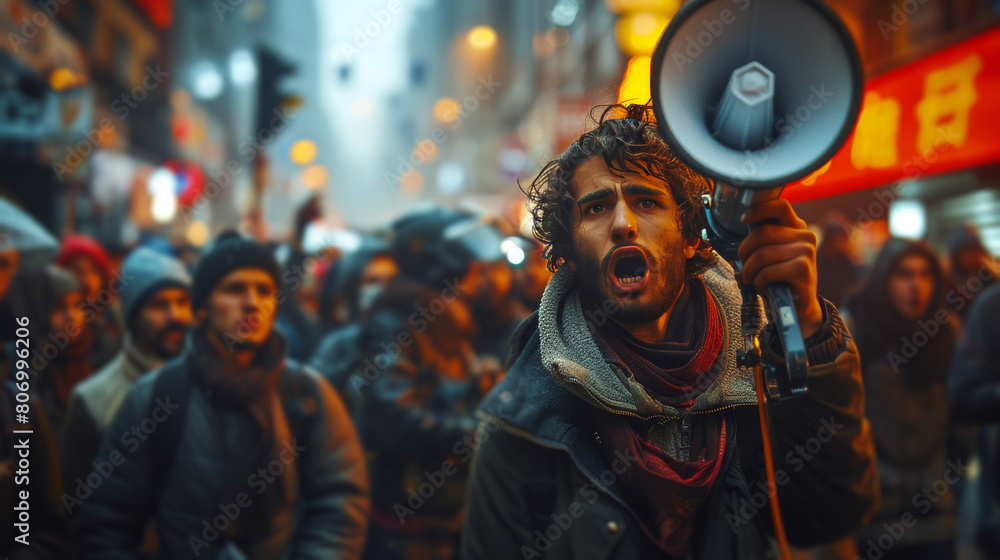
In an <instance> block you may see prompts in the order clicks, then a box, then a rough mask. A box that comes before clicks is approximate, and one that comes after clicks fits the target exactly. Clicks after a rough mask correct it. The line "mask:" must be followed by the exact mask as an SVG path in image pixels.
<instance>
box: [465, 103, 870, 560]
mask: <svg viewBox="0 0 1000 560" xmlns="http://www.w3.org/2000/svg"><path fill="white" fill-rule="evenodd" d="M622 110H624V111H625V112H626V113H627V114H626V117H627V118H612V116H613V111H622ZM709 187H710V185H709V183H708V181H707V180H706V179H704V178H702V177H700V176H698V175H697V174H695V173H694V172H693V171H691V170H690V169H689V168H687V167H686V166H685V165H684V164H683V163H681V162H680V161H679V160H678V159H677V158H676V157H674V155H673V154H672V153H671V151H670V148H669V147H668V146H667V145H666V144H665V143H664V142H663V141H662V139H660V138H659V136H658V135H657V132H656V126H655V123H653V122H652V121H651V119H650V117H649V116H648V113H647V110H646V108H644V107H639V106H630V107H628V108H625V107H614V108H610V109H609V110H608V111H606V112H605V113H604V116H602V118H601V120H600V122H599V123H598V126H597V128H596V129H595V130H592V131H590V132H588V133H586V134H584V135H583V136H582V137H581V138H580V139H579V140H578V141H577V142H576V143H574V144H573V145H572V146H571V147H570V148H569V149H568V150H567V151H566V152H565V153H563V154H562V156H560V158H559V159H558V160H555V161H553V162H551V163H550V164H549V165H548V166H547V167H546V168H545V169H544V170H543V171H542V173H541V174H540V175H539V177H538V178H537V179H536V180H535V182H534V183H533V184H532V185H531V187H530V188H529V189H528V191H527V194H528V198H529V200H530V201H531V203H532V204H533V214H534V218H535V232H536V236H537V237H538V238H539V239H540V240H541V241H542V242H544V243H545V244H546V256H547V258H548V260H549V266H550V268H552V269H555V270H556V274H555V276H554V277H553V278H552V280H551V281H550V282H549V285H548V287H547V288H546V290H545V293H544V295H543V297H542V303H541V306H540V309H539V311H538V313H537V314H536V315H535V316H534V317H532V318H530V319H528V320H527V321H525V323H524V324H522V326H521V327H520V329H519V331H518V332H517V333H516V334H515V335H514V338H513V343H514V344H517V345H519V346H520V355H519V358H518V359H517V361H516V362H515V363H514V364H513V366H512V367H511V369H510V370H509V371H508V374H507V377H506V378H505V380H504V381H503V382H502V383H501V384H500V385H499V386H497V387H496V388H495V389H494V391H493V392H492V393H491V394H490V396H489V397H488V398H487V400H486V401H485V402H484V403H483V405H482V406H481V408H480V414H481V416H483V417H484V418H483V419H484V422H483V423H482V424H481V426H480V430H479V431H478V442H477V444H478V451H477V455H476V457H475V459H474V461H473V467H472V475H471V476H472V481H471V484H470V489H469V502H468V516H467V522H466V527H465V534H464V538H463V545H462V548H463V558H467V559H469V560H478V559H488V558H540V557H544V558H546V559H549V560H551V559H561V558H565V559H570V558H582V557H584V556H586V557H587V558H621V559H625V558H671V559H673V558H690V557H693V558H698V559H704V558H725V559H732V558H764V557H765V556H766V555H767V554H768V553H769V552H770V551H771V550H773V549H774V548H775V539H774V537H773V534H774V531H773V527H772V521H771V516H770V513H769V511H768V502H769V494H770V489H772V488H774V487H775V486H776V487H777V494H778V497H779V502H780V504H781V506H782V513H783V520H784V525H785V527H786V529H787V534H788V538H789V540H790V541H791V543H792V544H793V545H797V546H809V545H814V544H820V543H824V542H828V541H831V540H834V539H836V538H838V537H841V536H844V535H847V534H850V533H851V531H853V530H854V529H856V528H857V527H859V526H860V525H861V524H862V523H863V522H864V521H865V520H866V519H867V518H868V517H869V516H870V515H871V512H872V510H873V508H874V506H875V502H876V496H877V477H876V472H875V457H874V452H873V444H872V438H871V433H870V428H869V426H868V422H867V421H866V420H865V418H864V415H863V393H862V385H861V376H860V369H859V365H858V356H857V351H856V349H855V346H854V343H853V342H852V340H851V337H850V334H849V333H848V331H847V329H845V328H844V325H843V323H842V321H841V320H840V317H839V316H838V315H837V311H836V309H835V308H834V307H833V306H832V305H830V304H829V303H828V302H826V301H824V300H822V299H820V298H819V297H818V296H817V294H816V237H815V236H814V235H813V234H812V233H810V232H809V231H808V230H807V229H806V227H805V223H804V222H803V221H802V220H800V219H799V218H798V217H797V216H796V215H795V213H794V211H793V210H792V207H791V205H789V204H788V203H787V202H786V201H784V200H775V201H771V202H767V203H763V204H760V205H758V206H756V207H754V208H753V209H751V210H750V211H748V212H747V214H746V216H745V217H744V222H745V223H748V224H755V223H759V222H763V221H765V220H766V221H767V222H768V225H760V226H759V227H756V228H755V229H753V231H752V232H751V233H750V235H749V236H748V237H747V238H746V239H745V241H744V242H743V244H742V246H741V247H740V257H741V259H742V261H743V262H744V263H745V267H744V273H743V278H744V280H745V281H746V282H750V283H752V284H753V285H755V286H756V287H758V288H763V287H764V286H765V285H766V284H769V283H772V282H787V283H788V284H790V285H791V287H792V291H793V294H794V296H795V300H796V311H797V313H798V316H799V319H800V320H801V323H802V330H803V336H804V337H806V346H807V349H808V359H809V382H808V395H807V396H805V397H800V398H798V399H796V400H789V401H785V402H781V403H780V404H771V403H769V405H768V409H769V416H770V425H771V426H772V434H771V441H772V445H773V450H772V452H773V456H774V457H775V467H776V472H775V483H774V485H769V483H768V480H767V476H766V474H765V467H764V456H763V453H764V452H765V450H764V447H763V445H762V439H763V438H762V434H761V428H760V424H759V420H758V413H757V409H756V407H757V396H756V393H755V389H754V379H753V374H752V371H751V370H750V369H748V368H743V367H740V366H738V365H737V360H736V357H737V351H738V350H739V349H740V348H742V346H743V338H742V333H741V324H740V304H741V296H740V291H739V288H738V286H737V283H736V278H735V277H734V274H733V270H732V268H730V267H729V266H728V265H726V264H725V263H724V262H721V261H720V260H719V259H718V257H717V256H716V255H715V254H714V253H713V252H712V250H711V249H710V248H709V247H707V246H706V245H705V243H704V242H703V241H702V240H701V239H700V233H701V230H702V228H703V227H704V225H705V224H704V218H703V215H702V212H701V210H700V204H699V202H700V195H701V193H702V192H704V191H707V190H708V189H709ZM761 346H762V348H763V351H764V353H765V360H768V361H771V362H774V361H777V360H781V358H780V357H779V356H780V355H781V349H780V342H779V341H778V339H777V336H776V335H775V332H774V330H773V328H772V327H766V328H765V330H764V331H763V332H762V333H761Z"/></svg>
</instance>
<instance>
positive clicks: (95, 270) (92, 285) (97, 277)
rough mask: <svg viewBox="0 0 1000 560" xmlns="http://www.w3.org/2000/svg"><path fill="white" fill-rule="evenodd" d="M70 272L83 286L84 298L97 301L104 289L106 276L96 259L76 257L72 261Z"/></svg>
mask: <svg viewBox="0 0 1000 560" xmlns="http://www.w3.org/2000/svg"><path fill="white" fill-rule="evenodd" d="M69 270H70V272H72V273H73V276H76V279H77V280H78V281H79V282H80V285H82V286H83V292H84V296H86V297H87V298H88V299H96V298H97V296H98V294H100V293H101V288H103V287H104V274H103V273H102V272H101V269H100V267H98V266H97V263H95V262H94V259H91V258H90V257H85V256H79V257H76V258H75V259H73V260H72V261H70V263H69Z"/></svg>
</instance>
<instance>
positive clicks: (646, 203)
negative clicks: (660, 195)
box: [639, 198, 656, 210]
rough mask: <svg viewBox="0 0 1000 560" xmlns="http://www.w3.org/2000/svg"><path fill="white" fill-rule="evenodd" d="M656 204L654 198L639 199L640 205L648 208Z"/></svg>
mask: <svg viewBox="0 0 1000 560" xmlns="http://www.w3.org/2000/svg"><path fill="white" fill-rule="evenodd" d="M654 206H656V203H655V202H653V201H652V200H650V199H648V198H644V199H642V200H640V201H639V207H640V208H646V209H647V210H648V209H650V208H652V207H654Z"/></svg>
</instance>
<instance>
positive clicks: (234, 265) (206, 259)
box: [191, 230, 282, 309]
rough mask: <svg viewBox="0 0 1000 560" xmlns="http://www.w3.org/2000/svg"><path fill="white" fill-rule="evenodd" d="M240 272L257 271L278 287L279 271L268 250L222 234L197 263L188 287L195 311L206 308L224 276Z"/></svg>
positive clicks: (240, 238)
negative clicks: (192, 282) (235, 271)
mask: <svg viewBox="0 0 1000 560" xmlns="http://www.w3.org/2000/svg"><path fill="white" fill-rule="evenodd" d="M240 268H257V269H260V270H263V271H264V272H266V273H268V274H270V275H271V277H272V278H273V279H274V285H275V286H276V287H280V286H281V285H282V284H281V269H280V268H279V267H278V261H277V260H276V259H275V258H274V255H273V254H271V251H269V250H268V249H267V247H265V246H263V245H261V244H260V243H257V242H256V241H253V240H252V239H246V238H244V237H242V236H241V235H240V234H239V233H237V232H235V231H232V230H230V231H225V232H223V233H222V234H220V235H219V237H218V238H216V240H215V242H214V243H213V244H212V246H211V247H209V248H208V250H206V251H205V253H204V254H203V255H202V256H201V259H199V260H198V266H197V268H196V269H195V271H194V284H193V285H192V287H191V304H192V306H193V307H194V308H195V309H198V308H200V307H202V306H204V305H205V301H206V300H207V299H208V294H210V293H212V290H213V289H215V285H216V284H218V283H219V281H220V280H222V279H223V278H224V277H225V276H226V275H227V274H229V273H230V272H232V271H234V270H237V269H240Z"/></svg>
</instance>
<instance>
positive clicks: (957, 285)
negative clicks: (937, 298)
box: [945, 225, 1000, 320]
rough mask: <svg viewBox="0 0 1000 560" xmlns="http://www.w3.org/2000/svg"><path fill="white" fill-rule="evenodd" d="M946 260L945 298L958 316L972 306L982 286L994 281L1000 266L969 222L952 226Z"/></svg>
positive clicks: (963, 314)
mask: <svg viewBox="0 0 1000 560" xmlns="http://www.w3.org/2000/svg"><path fill="white" fill-rule="evenodd" d="M948 261H949V262H950V264H951V267H950V275H949V281H950V283H951V285H950V286H948V288H949V289H948V294H947V296H945V301H946V302H947V304H948V305H949V306H950V307H951V309H952V311H954V312H955V313H956V314H958V316H959V318H961V319H962V320H965V316H966V315H967V314H968V313H969V310H970V309H972V303H973V302H974V301H975V300H976V298H977V297H979V294H981V293H982V292H983V290H984V289H986V288H989V287H990V286H993V285H995V284H996V283H997V275H998V274H1000V268H998V267H997V264H996V263H995V262H994V261H993V258H992V257H991V256H990V252H989V251H988V250H987V249H986V245H984V244H983V240H982V239H980V237H979V232H978V231H977V230H976V228H975V227H973V226H971V225H963V226H959V227H957V228H955V229H954V230H953V231H952V232H951V235H950V236H949V237H948Z"/></svg>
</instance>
